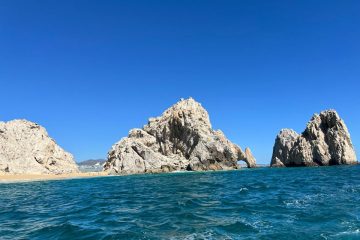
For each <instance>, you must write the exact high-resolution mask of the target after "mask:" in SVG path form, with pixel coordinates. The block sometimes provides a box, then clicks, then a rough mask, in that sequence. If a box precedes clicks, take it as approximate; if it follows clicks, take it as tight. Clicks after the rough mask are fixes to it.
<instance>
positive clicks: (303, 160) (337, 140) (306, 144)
mask: <svg viewBox="0 0 360 240" xmlns="http://www.w3.org/2000/svg"><path fill="white" fill-rule="evenodd" d="M356 163H357V159H356V154H355V151H354V148H353V145H352V143H351V139H350V134H349V132H348V129H347V127H346V125H345V123H344V121H343V120H342V119H341V118H340V117H339V115H338V114H337V112H336V111H335V110H327V111H323V112H321V113H320V114H315V115H314V116H313V117H312V119H311V120H310V122H309V123H308V124H307V126H306V129H305V131H304V132H303V133H302V134H300V135H299V134H297V133H296V132H295V131H294V130H291V129H283V130H281V131H280V133H279V134H278V135H277V137H276V140H275V145H274V149H273V155H272V159H271V166H272V167H284V166H286V167H292V166H328V165H340V164H356Z"/></svg>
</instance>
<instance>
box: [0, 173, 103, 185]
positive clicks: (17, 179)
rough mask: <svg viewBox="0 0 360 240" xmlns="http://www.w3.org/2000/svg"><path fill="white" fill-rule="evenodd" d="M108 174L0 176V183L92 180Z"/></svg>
mask: <svg viewBox="0 0 360 240" xmlns="http://www.w3.org/2000/svg"><path fill="white" fill-rule="evenodd" d="M107 175H108V173H106V172H86V173H68V174H60V175H56V174H0V183H4V182H26V181H39V180H61V179H71V178H90V177H100V176H107Z"/></svg>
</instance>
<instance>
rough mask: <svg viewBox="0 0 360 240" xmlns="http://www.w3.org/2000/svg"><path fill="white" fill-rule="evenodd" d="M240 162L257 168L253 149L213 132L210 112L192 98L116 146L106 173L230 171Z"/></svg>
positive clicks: (106, 167) (152, 120) (110, 156)
mask: <svg viewBox="0 0 360 240" xmlns="http://www.w3.org/2000/svg"><path fill="white" fill-rule="evenodd" d="M238 160H244V161H246V162H247V164H248V167H255V166H256V160H255V158H254V157H253V156H252V154H251V151H250V149H248V150H247V151H246V152H245V153H244V152H243V151H242V150H241V148H240V147H239V146H237V145H236V144H233V143H232V142H230V141H229V140H228V139H227V138H226V137H225V135H224V134H223V133H222V132H221V131H220V130H217V131H215V130H212V128H211V124H210V120H209V115H208V113H207V111H206V110H205V109H204V108H203V107H202V106H201V104H200V103H198V102H196V101H195V100H194V99H192V98H189V99H186V100H181V101H180V102H178V103H176V104H175V105H174V106H172V107H170V108H169V109H167V110H166V111H165V112H164V113H163V114H162V116H161V117H157V118H150V119H149V121H148V124H147V125H145V126H144V127H143V128H142V129H132V130H131V131H130V133H129V136H128V137H126V138H123V139H121V140H120V141H119V142H118V143H116V144H115V145H113V146H112V148H111V150H110V151H109V153H108V160H107V162H106V163H105V165H104V170H105V171H108V172H110V173H113V174H133V173H153V172H171V171H185V170H189V171H205V170H228V169H237V168H238V165H237V161H238Z"/></svg>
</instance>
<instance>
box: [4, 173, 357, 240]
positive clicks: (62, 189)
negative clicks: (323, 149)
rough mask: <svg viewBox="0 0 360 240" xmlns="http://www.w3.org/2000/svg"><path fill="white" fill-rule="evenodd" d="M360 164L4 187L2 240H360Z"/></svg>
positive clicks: (49, 182)
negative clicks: (359, 204) (359, 203)
mask: <svg viewBox="0 0 360 240" xmlns="http://www.w3.org/2000/svg"><path fill="white" fill-rule="evenodd" d="M359 173H360V166H352V167H349V166H339V167H324V168H291V169H268V168H264V169H249V170H241V171H229V172H205V173H204V172H203V173H177V174H160V175H136V176H125V177H107V178H92V179H73V180H64V181H42V182H25V183H7V184H5V183H4V184H0V203H1V208H0V236H1V237H0V238H1V239H11V240H15V239H174V240H175V239H291V238H293V239H360V233H359V232H360V230H359V229H360V220H359V219H360V207H359V206H358V202H359V200H360V195H359V192H360V178H359V177H358V176H359V175H360V174H359Z"/></svg>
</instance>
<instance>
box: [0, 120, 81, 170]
mask: <svg viewBox="0 0 360 240" xmlns="http://www.w3.org/2000/svg"><path fill="white" fill-rule="evenodd" d="M76 172H79V170H78V168H77V165H76V163H75V162H74V159H73V156H72V155H71V154H70V153H67V152H65V151H64V150H63V149H62V148H61V147H59V146H58V145H57V144H56V143H55V141H54V140H53V139H51V138H50V137H49V136H48V133H47V132H46V130H45V128H43V127H41V126H40V125H38V124H36V123H33V122H29V121H26V120H13V121H9V122H0V173H10V174H63V173H76Z"/></svg>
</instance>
